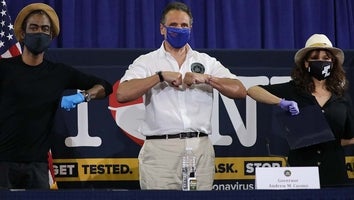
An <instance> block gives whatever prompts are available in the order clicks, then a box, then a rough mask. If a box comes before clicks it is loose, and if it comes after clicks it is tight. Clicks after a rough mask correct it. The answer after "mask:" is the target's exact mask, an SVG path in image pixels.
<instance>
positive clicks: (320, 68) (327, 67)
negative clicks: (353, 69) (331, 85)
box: [308, 61, 333, 81]
mask: <svg viewBox="0 0 354 200" xmlns="http://www.w3.org/2000/svg"><path fill="white" fill-rule="evenodd" d="M332 67H333V63H332V62H330V61H309V67H308V71H309V73H310V74H311V76H313V77H315V78H316V79H317V80H319V81H321V80H324V79H326V78H328V77H329V76H330V75H331V69H332Z"/></svg>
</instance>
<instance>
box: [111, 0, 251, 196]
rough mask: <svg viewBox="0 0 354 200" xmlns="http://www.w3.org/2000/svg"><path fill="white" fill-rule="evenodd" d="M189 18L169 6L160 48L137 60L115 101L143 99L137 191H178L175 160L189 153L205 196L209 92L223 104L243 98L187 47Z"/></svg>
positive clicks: (228, 76)
mask: <svg viewBox="0 0 354 200" xmlns="http://www.w3.org/2000/svg"><path fill="white" fill-rule="evenodd" d="M192 22H193V17H192V14H191V11H190V9H189V8H188V6H187V5H185V4H183V3H180V2H172V3H170V4H168V5H167V6H166V8H165V9H164V11H163V13H162V17H161V21H160V32H161V35H163V36H164V39H165V40H164V41H163V43H162V45H161V47H160V48H159V49H157V50H155V51H153V52H150V53H148V54H146V55H142V56H140V57H138V58H137V59H136V60H135V61H134V62H133V63H132V64H131V65H130V66H129V69H128V70H127V71H126V73H125V75H124V76H123V77H122V78H121V83H120V85H119V87H118V89H117V101H119V102H127V101H132V100H135V99H137V98H139V97H141V96H143V95H145V101H144V104H145V107H146V113H145V120H144V123H143V124H142V125H141V126H140V128H139V130H140V131H141V133H142V134H143V135H145V136H146V141H145V143H144V145H143V147H142V149H141V151H140V153H139V174H140V187H141V189H170V190H180V189H181V188H182V186H181V184H182V175H181V166H182V164H181V159H182V155H183V153H184V151H185V149H186V148H187V147H188V148H192V150H193V153H194V154H195V155H196V157H197V166H196V168H197V169H196V177H197V188H198V190H211V189H212V186H213V180H214V160H215V153H214V148H213V145H212V143H211V141H210V140H209V137H207V136H208V135H209V134H211V114H212V105H213V104H212V102H213V89H216V90H218V91H219V92H220V93H221V94H223V95H225V96H227V97H229V98H233V99H234V98H245V97H246V89H245V87H244V86H243V84H242V83H241V82H240V81H239V80H238V79H237V76H236V75H234V74H232V73H231V72H230V71H229V70H228V69H227V68H225V67H224V66H223V65H222V64H221V63H220V62H219V61H217V60H216V59H215V58H213V57H210V56H209V55H207V54H205V53H199V52H197V51H194V50H193V49H192V48H191V47H190V46H189V44H188V40H189V38H190V32H191V28H192Z"/></svg>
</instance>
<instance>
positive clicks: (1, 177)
mask: <svg viewBox="0 0 354 200" xmlns="http://www.w3.org/2000/svg"><path fill="white" fill-rule="evenodd" d="M0 188H1V189H49V174H48V163H44V162H3V161H0Z"/></svg>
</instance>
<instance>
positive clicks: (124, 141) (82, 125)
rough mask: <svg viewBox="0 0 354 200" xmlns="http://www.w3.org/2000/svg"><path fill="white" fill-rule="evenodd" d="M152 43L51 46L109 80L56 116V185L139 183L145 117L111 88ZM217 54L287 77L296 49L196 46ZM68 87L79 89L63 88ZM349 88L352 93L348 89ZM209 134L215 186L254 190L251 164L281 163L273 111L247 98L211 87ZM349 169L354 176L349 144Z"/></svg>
mask: <svg viewBox="0 0 354 200" xmlns="http://www.w3.org/2000/svg"><path fill="white" fill-rule="evenodd" d="M149 51H150V50H149V49H125V50H123V49H52V50H50V51H49V52H48V53H47V58H48V59H51V60H53V61H58V62H63V63H67V64H71V65H73V66H74V67H76V68H78V69H79V70H82V71H84V72H86V73H91V74H94V75H96V76H99V77H102V78H104V79H106V80H108V81H110V82H111V83H112V85H114V89H113V91H114V92H113V94H112V95H111V96H110V97H109V98H107V99H104V100H96V101H91V102H89V103H82V104H80V105H79V106H78V107H77V109H74V110H72V111H70V112H67V111H65V110H62V109H60V110H59V112H58V113H57V116H56V121H55V126H54V130H53V134H54V141H55V142H54V146H53V148H52V153H53V158H54V171H55V179H56V181H57V183H58V186H59V188H117V189H139V182H138V179H139V174H138V160H137V157H138V154H139V151H140V148H141V145H142V144H143V142H144V139H145V138H144V136H142V135H141V134H140V133H139V132H138V131H137V126H138V125H139V124H140V123H141V121H142V120H143V118H142V117H143V113H144V106H143V99H142V98H140V99H137V100H135V101H133V102H129V103H124V104H121V103H118V102H117V101H116V100H115V91H116V88H117V86H118V85H119V79H120V78H121V77H122V76H123V74H124V72H125V70H126V69H127V67H128V65H129V64H130V63H132V62H133V60H134V59H135V58H137V57H138V56H139V55H141V54H144V53H147V52H149ZM201 51H204V52H206V53H208V54H209V55H211V56H214V57H216V58H217V59H218V60H219V61H221V63H223V64H224V65H225V66H226V67H228V68H229V69H230V71H231V72H233V73H235V74H236V75H238V77H239V78H240V80H241V81H242V82H243V83H244V85H245V86H246V87H247V88H248V87H250V86H252V85H259V84H261V85H264V84H270V83H280V82H285V81H288V80H289V79H290V77H289V74H290V71H291V68H292V66H293V55H294V54H295V51H285V50H283V51H265V50H260V51H256V50H252V51H237V50H201ZM345 53H346V62H345V63H344V65H345V69H346V72H347V76H348V79H349V81H351V80H354V77H353V73H354V70H353V67H354V61H353V60H354V51H345ZM66 93H67V94H71V93H76V91H66ZM351 94H354V93H353V91H351ZM214 97H215V98H214V105H217V106H214V108H213V109H214V110H213V116H212V135H210V136H209V137H210V139H211V141H212V142H213V144H214V147H215V153H216V162H215V172H216V175H215V182H214V186H213V189H214V190H252V189H255V185H254V179H255V168H256V167H280V166H286V164H287V163H286V152H287V150H288V145H287V142H286V140H285V138H284V136H283V135H282V134H281V132H282V131H281V130H280V128H279V126H278V122H277V120H276V119H275V117H274V112H275V107H274V106H270V105H265V104H260V103H257V102H255V101H254V100H252V99H251V98H249V97H247V98H246V99H242V100H233V99H228V98H226V97H224V96H222V95H220V94H218V93H217V92H215V94H214ZM345 150H346V153H347V168H348V175H349V177H350V178H351V179H354V171H353V167H354V166H353V165H354V148H353V147H346V148H345Z"/></svg>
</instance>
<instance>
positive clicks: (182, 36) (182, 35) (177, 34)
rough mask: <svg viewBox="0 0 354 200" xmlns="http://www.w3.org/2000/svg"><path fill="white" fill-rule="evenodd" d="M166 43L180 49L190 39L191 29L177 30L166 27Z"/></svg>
mask: <svg viewBox="0 0 354 200" xmlns="http://www.w3.org/2000/svg"><path fill="white" fill-rule="evenodd" d="M165 28H166V32H167V33H166V41H167V42H168V43H170V45H171V46H172V47H173V48H176V49H179V48H181V47H183V46H184V45H186V44H187V42H188V41H189V38H190V35H191V34H190V33H191V29H190V28H176V27H169V26H165Z"/></svg>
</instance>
